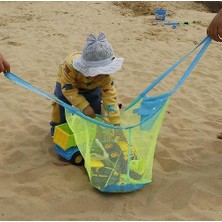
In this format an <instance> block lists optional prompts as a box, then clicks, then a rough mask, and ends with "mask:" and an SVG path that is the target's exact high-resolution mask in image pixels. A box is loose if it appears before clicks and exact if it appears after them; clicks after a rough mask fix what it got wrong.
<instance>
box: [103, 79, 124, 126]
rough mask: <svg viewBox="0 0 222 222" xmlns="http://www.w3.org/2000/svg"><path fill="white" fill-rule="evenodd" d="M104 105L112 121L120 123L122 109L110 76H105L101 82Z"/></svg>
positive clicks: (112, 122)
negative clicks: (120, 109)
mask: <svg viewBox="0 0 222 222" xmlns="http://www.w3.org/2000/svg"><path fill="white" fill-rule="evenodd" d="M101 93H102V100H103V106H104V108H105V110H106V112H107V113H108V116H109V120H110V123H111V124H113V125H120V111H119V106H118V102H117V92H116V88H115V86H114V83H113V81H112V78H111V77H110V76H107V78H104V79H103V81H102V84H101Z"/></svg>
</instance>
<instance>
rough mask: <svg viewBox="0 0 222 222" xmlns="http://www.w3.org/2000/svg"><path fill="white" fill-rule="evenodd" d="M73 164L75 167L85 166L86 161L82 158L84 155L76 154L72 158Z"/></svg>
mask: <svg viewBox="0 0 222 222" xmlns="http://www.w3.org/2000/svg"><path fill="white" fill-rule="evenodd" d="M70 161H71V163H72V164H73V165H76V166H81V165H83V163H84V159H83V157H82V155H81V153H80V152H79V151H78V152H76V153H75V154H74V155H73V156H72V158H71V160H70Z"/></svg>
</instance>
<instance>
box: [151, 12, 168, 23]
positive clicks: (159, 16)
mask: <svg viewBox="0 0 222 222" xmlns="http://www.w3.org/2000/svg"><path fill="white" fill-rule="evenodd" d="M154 13H155V18H156V20H162V21H164V20H165V18H166V14H167V12H166V10H165V9H157V10H156V11H155V12H154Z"/></svg>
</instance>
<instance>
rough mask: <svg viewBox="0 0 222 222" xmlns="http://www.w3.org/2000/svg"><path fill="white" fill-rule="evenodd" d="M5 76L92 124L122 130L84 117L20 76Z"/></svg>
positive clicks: (76, 110) (8, 73)
mask: <svg viewBox="0 0 222 222" xmlns="http://www.w3.org/2000/svg"><path fill="white" fill-rule="evenodd" d="M4 75H5V77H6V78H8V79H9V80H11V81H12V82H14V83H16V84H19V85H21V86H23V87H24V88H26V89H28V90H30V91H33V92H35V93H37V94H39V95H41V96H43V97H45V98H46V99H50V100H53V101H55V102H56V103H58V104H60V105H61V106H63V107H64V108H66V110H67V111H68V112H69V113H71V114H77V115H78V116H81V117H82V118H84V119H86V120H88V121H90V122H92V123H96V124H98V125H102V126H105V127H109V128H114V129H120V128H121V127H118V126H113V125H109V124H106V123H104V122H101V121H98V120H96V119H92V118H90V117H88V116H86V115H84V114H83V113H82V112H81V111H80V110H79V109H77V108H75V107H73V106H71V105H69V104H67V103H65V102H63V101H62V100H60V99H58V98H57V97H56V96H53V95H51V94H50V93H48V92H45V91H43V90H41V89H38V88H36V87H35V86H32V85H31V84H30V83H28V82H26V81H25V80H23V79H21V78H19V77H18V76H16V75H15V74H13V73H11V72H7V73H5V74H4Z"/></svg>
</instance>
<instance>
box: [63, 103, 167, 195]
mask: <svg viewBox="0 0 222 222" xmlns="http://www.w3.org/2000/svg"><path fill="white" fill-rule="evenodd" d="M137 105H138V106H140V103H138V104H137ZM166 107H167V103H166V104H165V105H164V106H163V107H162V108H161V109H160V110H159V111H158V112H157V113H156V115H155V116H154V117H152V118H155V121H153V120H152V118H151V119H148V120H147V121H145V122H144V123H143V124H141V125H139V126H134V127H131V128H126V129H123V128H119V129H118V128H116V129H112V128H110V127H109V126H105V125H99V124H96V123H93V122H91V121H88V120H86V119H83V118H81V117H80V116H78V115H75V114H74V115H72V114H70V113H68V112H67V115H66V119H67V122H68V124H69V127H70V129H71V130H72V131H73V133H74V136H75V140H76V144H77V146H78V148H79V150H80V152H81V154H82V156H83V158H84V159H85V168H86V170H87V173H88V176H89V179H90V182H91V184H92V185H93V186H94V187H96V188H97V189H99V190H101V191H106V192H127V191H132V190H136V189H140V188H141V187H142V186H143V185H144V184H147V183H149V182H151V179H152V165H153V156H154V151H155V145H156V140H157V137H158V134H159V131H160V127H161V125H162V122H163V119H164V116H165V112H166ZM134 109H135V107H134V108H131V109H128V110H127V111H125V112H123V113H122V115H121V120H122V121H123V125H124V122H125V121H126V122H128V124H129V122H131V121H133V122H134V121H136V120H138V118H140V117H139V115H138V114H136V113H134ZM131 123H132V122H131ZM137 123H138V121H137ZM147 126H149V127H147Z"/></svg>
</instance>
